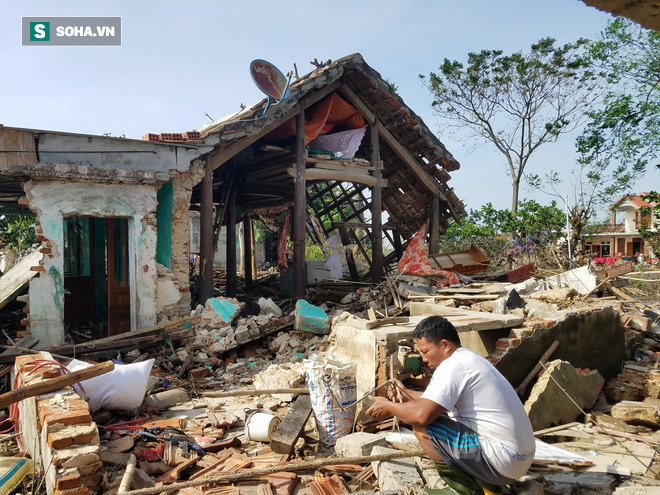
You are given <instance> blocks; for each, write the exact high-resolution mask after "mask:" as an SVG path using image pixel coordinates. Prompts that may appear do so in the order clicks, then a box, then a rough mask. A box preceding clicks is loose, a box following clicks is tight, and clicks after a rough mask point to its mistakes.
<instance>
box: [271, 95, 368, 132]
mask: <svg viewBox="0 0 660 495" xmlns="http://www.w3.org/2000/svg"><path fill="white" fill-rule="evenodd" d="M326 124H333V125H334V124H343V125H345V126H346V127H347V128H349V129H357V128H359V127H364V125H365V123H364V117H363V116H362V114H361V113H360V112H358V111H357V109H356V108H355V107H354V106H352V105H350V104H348V103H346V102H345V101H344V100H342V99H341V97H340V96H339V95H338V94H337V93H332V94H331V95H330V96H328V97H327V98H326V99H324V100H323V101H321V103H319V104H318V105H317V106H316V107H314V109H313V110H308V111H306V112H305V144H309V142H310V141H312V140H313V139H316V137H318V135H319V134H321V131H322V130H323V127H324V126H325V125H326ZM295 133H296V119H295V117H294V118H292V119H289V120H287V121H286V122H285V123H284V124H282V125H281V126H279V127H277V128H276V129H274V130H273V131H272V132H271V133H269V135H268V137H269V138H270V139H273V140H281V139H286V138H288V137H291V136H292V135H293V134H295Z"/></svg>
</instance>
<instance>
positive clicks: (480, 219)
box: [440, 200, 565, 263]
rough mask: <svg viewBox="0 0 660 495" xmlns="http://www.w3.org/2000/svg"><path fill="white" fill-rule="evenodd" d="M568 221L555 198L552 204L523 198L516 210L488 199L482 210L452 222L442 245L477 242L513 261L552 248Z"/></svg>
mask: <svg viewBox="0 0 660 495" xmlns="http://www.w3.org/2000/svg"><path fill="white" fill-rule="evenodd" d="M564 222H565V216H564V213H563V212H562V210H560V209H559V208H557V204H556V203H555V202H554V201H553V202H552V203H551V204H550V205H548V206H544V205H541V204H539V203H537V202H536V201H533V200H529V201H521V203H520V208H519V209H518V211H517V212H516V213H515V214H514V213H512V212H511V211H509V210H497V209H495V208H493V205H492V204H491V203H487V204H486V205H484V206H482V207H481V209H480V210H478V211H475V210H471V211H470V213H469V214H468V216H467V217H466V218H464V219H463V220H462V221H461V222H460V223H453V224H452V225H450V227H449V229H448V230H447V233H446V234H445V236H443V238H442V239H441V245H440V247H441V250H442V251H456V250H460V249H467V248H468V247H469V246H470V244H471V243H475V244H476V245H478V246H479V247H480V248H481V249H483V250H484V252H485V253H486V255H487V256H488V257H489V258H491V261H493V260H495V261H496V260H498V259H499V260H500V261H501V262H502V263H503V262H504V261H505V260H506V261H508V262H509V263H511V262H512V261H513V259H514V258H515V257H517V256H519V255H521V254H529V253H530V251H531V252H536V251H537V250H538V249H542V248H544V247H548V248H549V249H551V250H552V249H553V248H552V246H553V245H554V244H555V241H557V239H558V237H559V236H560V235H561V230H562V228H563V226H564ZM553 252H554V251H553ZM554 258H556V253H555V255H554Z"/></svg>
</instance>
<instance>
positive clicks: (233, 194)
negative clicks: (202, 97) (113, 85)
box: [0, 54, 465, 347]
mask: <svg viewBox="0 0 660 495" xmlns="http://www.w3.org/2000/svg"><path fill="white" fill-rule="evenodd" d="M301 129H304V132H300V130H301ZM332 149H334V150H335V151H334V152H333V151H331V150H332ZM0 151H2V153H0V196H1V199H2V204H3V207H4V208H6V210H5V211H10V209H11V211H13V210H15V209H17V208H19V209H20V208H23V209H27V210H29V211H31V212H33V213H35V214H36V222H37V234H38V241H39V242H40V249H39V253H38V258H34V259H33V260H32V263H31V265H30V266H29V267H28V268H27V269H26V272H28V275H27V278H31V280H30V282H29V293H28V296H29V297H28V298H26V299H25V300H26V301H28V302H27V304H26V309H25V312H26V314H27V316H26V318H25V320H24V324H25V326H26V327H27V329H28V330H29V331H30V332H31V333H32V335H33V336H34V337H35V338H38V339H39V341H40V343H39V347H45V346H48V345H52V344H58V343H62V342H63V341H64V338H65V328H66V329H67V330H68V329H72V328H74V329H75V328H76V325H78V324H84V323H89V322H92V323H94V324H96V325H100V326H102V327H103V328H102V333H103V334H105V335H114V334H117V333H122V332H126V331H130V330H136V329H139V328H143V327H147V326H149V325H153V324H156V323H158V322H160V321H162V320H163V319H164V318H168V319H170V320H171V319H176V318H180V317H183V316H186V315H188V314H189V313H190V309H191V305H192V304H193V303H194V302H196V301H195V300H193V299H194V298H193V296H192V295H191V292H190V275H189V264H190V249H189V231H190V222H189V212H190V210H191V208H192V209H197V210H199V211H200V214H201V228H200V230H201V232H200V246H201V247H200V258H201V259H200V267H201V270H200V280H199V283H198V299H199V300H200V301H202V302H203V301H205V300H206V299H208V298H209V297H211V296H212V295H213V287H212V283H213V272H212V269H213V262H212V260H213V236H214V231H217V229H218V228H222V229H226V235H227V283H226V294H227V295H234V294H235V293H236V290H237V289H236V287H237V274H236V263H235V260H236V251H235V249H236V224H237V223H238V222H241V221H242V222H245V225H247V226H249V225H250V224H251V221H252V219H256V218H258V219H260V220H262V221H263V222H264V224H270V225H271V226H272V227H273V228H274V229H276V230H279V238H280V242H281V244H280V247H281V252H282V255H281V260H282V262H283V263H287V258H289V257H288V256H286V243H285V240H286V236H287V234H289V235H290V236H291V238H292V240H293V241H294V242H293V246H294V249H293V263H291V260H290V259H289V260H288V265H289V268H288V270H287V271H285V272H284V274H285V275H287V274H288V276H289V277H291V279H292V288H291V290H292V295H293V297H294V298H301V297H304V294H305V260H304V243H305V232H307V233H309V235H310V237H311V238H312V240H313V241H315V242H324V241H325V240H326V238H328V237H330V236H332V235H335V234H339V237H340V238H341V242H342V243H343V244H345V245H352V246H356V247H357V250H358V251H359V253H361V259H362V260H363V262H366V265H367V266H366V267H365V268H366V270H365V272H364V273H360V272H358V270H357V268H356V265H355V264H352V263H351V262H350V261H351V260H350V259H349V260H348V261H349V263H348V265H349V269H350V274H351V276H352V278H354V279H358V278H361V277H365V273H366V276H367V277H370V278H371V279H373V280H378V279H379V278H380V277H381V276H382V274H383V271H384V267H386V266H387V264H388V263H389V262H395V261H396V258H397V255H398V256H400V253H401V252H402V249H403V248H405V245H406V243H407V242H408V241H409V240H410V239H411V238H412V236H413V234H414V233H415V232H416V231H417V230H419V229H420V228H421V227H422V226H423V225H424V224H425V223H426V222H427V220H430V233H431V236H432V238H433V236H436V238H437V236H438V235H440V234H442V233H443V232H444V231H445V230H446V229H447V227H448V226H449V225H450V223H451V222H453V221H457V220H459V219H460V218H461V217H462V216H464V215H465V211H464V207H463V204H462V202H461V201H460V200H459V199H458V198H457V196H456V195H455V193H454V191H453V190H452V189H451V188H450V187H449V186H448V185H447V182H448V180H449V179H450V175H449V172H451V171H454V170H457V169H458V168H459V164H458V163H457V162H456V161H455V160H454V159H453V157H452V156H451V154H449V152H447V150H446V149H445V147H444V146H443V145H442V143H441V142H440V141H439V140H438V139H437V137H436V136H434V135H433V133H431V132H430V131H429V129H428V128H427V127H426V125H425V124H424V123H423V122H422V121H421V119H420V118H419V117H418V116H417V115H416V114H415V113H414V112H413V111H412V110H411V109H410V108H408V107H407V106H406V105H405V103H404V102H403V101H402V100H401V98H399V97H398V95H397V94H396V93H395V92H394V90H393V89H392V87H391V86H390V84H389V83H387V82H386V81H385V80H384V79H383V78H381V77H380V75H379V74H378V73H377V72H376V71H375V70H373V69H372V68H371V67H369V66H368V65H367V64H366V63H365V61H364V60H363V58H362V57H361V55H359V54H355V55H351V56H349V57H346V58H343V59H341V60H338V61H335V62H332V63H326V64H325V65H323V66H321V67H318V68H317V69H315V70H314V71H312V72H311V73H309V74H307V75H305V76H302V77H300V78H297V79H295V80H294V81H292V83H291V85H290V95H289V96H288V98H286V99H284V100H283V101H280V102H278V103H275V104H271V105H268V102H267V100H266V99H264V100H262V101H261V102H259V103H257V104H256V105H253V106H252V107H249V108H246V109H243V110H242V111H240V112H238V113H236V114H234V115H232V116H230V117H227V118H225V119H221V120H219V121H216V122H214V123H212V124H210V125H207V126H205V127H203V128H202V129H200V130H199V133H198V132H191V133H183V134H158V135H154V134H147V135H145V136H144V137H143V140H141V141H140V140H131V139H124V138H113V137H105V136H91V135H83V134H72V133H64V132H53V131H44V130H32V129H17V128H9V127H0ZM383 212H385V215H383ZM383 217H385V222H384V223H383ZM220 226H221V227H220ZM244 231H245V232H246V234H245V235H246V236H250V234H251V233H252V229H251V228H245V229H244ZM245 241H246V242H245V246H246V249H245V256H246V259H247V260H248V261H247V262H246V263H245V264H244V266H245V274H244V275H245V279H246V283H249V282H250V281H251V280H252V278H253V276H254V275H255V274H253V273H252V271H253V270H252V269H251V267H252V262H251V260H252V256H253V252H252V250H251V249H250V246H251V242H250V239H249V238H248V239H245ZM383 244H385V246H386V249H385V250H387V251H390V250H391V251H392V252H391V253H389V254H388V255H387V256H384V254H383ZM435 244H437V242H436V243H435ZM289 254H290V253H289ZM349 258H350V256H349ZM209 270H210V271H209ZM14 297H15V294H14Z"/></svg>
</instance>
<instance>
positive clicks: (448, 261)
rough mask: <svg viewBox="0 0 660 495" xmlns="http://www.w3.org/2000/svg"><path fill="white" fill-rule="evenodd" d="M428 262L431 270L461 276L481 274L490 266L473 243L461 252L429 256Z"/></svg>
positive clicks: (486, 258) (488, 261)
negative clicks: (455, 273)
mask: <svg viewBox="0 0 660 495" xmlns="http://www.w3.org/2000/svg"><path fill="white" fill-rule="evenodd" d="M429 262H430V263H431V266H432V267H433V268H438V269H440V270H449V271H451V272H457V273H461V274H463V275H470V274H473V273H483V272H485V271H486V270H487V269H488V266H489V265H490V260H489V259H488V257H487V256H486V255H485V254H484V253H483V252H482V251H481V249H479V247H478V246H477V245H476V244H474V243H473V244H472V245H471V246H470V248H469V249H464V250H462V251H452V252H450V253H438V254H430V255H429Z"/></svg>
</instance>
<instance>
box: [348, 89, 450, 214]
mask: <svg viewBox="0 0 660 495" xmlns="http://www.w3.org/2000/svg"><path fill="white" fill-rule="evenodd" d="M340 91H341V92H342V93H343V94H344V96H346V98H347V99H348V101H349V102H350V103H351V105H353V106H354V107H355V108H357V109H358V110H359V111H360V113H361V114H362V115H363V116H364V118H365V119H366V120H367V122H369V123H370V124H371V123H373V122H374V120H375V118H376V116H375V115H374V113H373V112H372V111H371V110H370V109H369V108H368V107H367V105H366V104H365V103H364V101H362V98H360V97H359V96H358V95H357V94H356V93H355V91H353V90H352V89H351V88H350V87H349V86H347V85H346V84H343V85H342V86H341V88H340ZM377 125H378V133H379V134H380V136H381V137H382V138H383V140H384V141H385V142H386V143H387V145H388V146H389V147H390V148H391V149H392V151H394V153H396V155H397V156H398V157H399V158H400V159H401V160H403V161H404V163H405V164H406V165H408V167H409V168H410V169H411V170H412V172H413V173H414V174H415V175H416V176H417V178H418V179H419V180H420V181H421V182H422V184H424V185H425V186H426V188H427V189H428V190H429V191H430V192H431V193H432V194H438V196H439V197H440V199H442V200H443V201H447V198H446V197H445V196H444V195H443V194H442V193H441V192H440V190H439V189H438V186H437V184H436V182H435V180H433V178H432V177H431V176H430V175H429V174H428V173H426V171H424V169H423V168H422V167H421V165H420V164H419V163H418V162H417V160H415V158H414V157H413V156H412V155H411V154H410V152H409V151H408V150H407V149H406V148H404V147H403V146H401V144H400V143H399V141H398V140H397V139H396V138H395V137H394V136H393V135H392V134H391V133H390V131H388V130H387V128H386V127H385V126H384V125H383V124H381V123H380V121H379V122H378V124H377Z"/></svg>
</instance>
